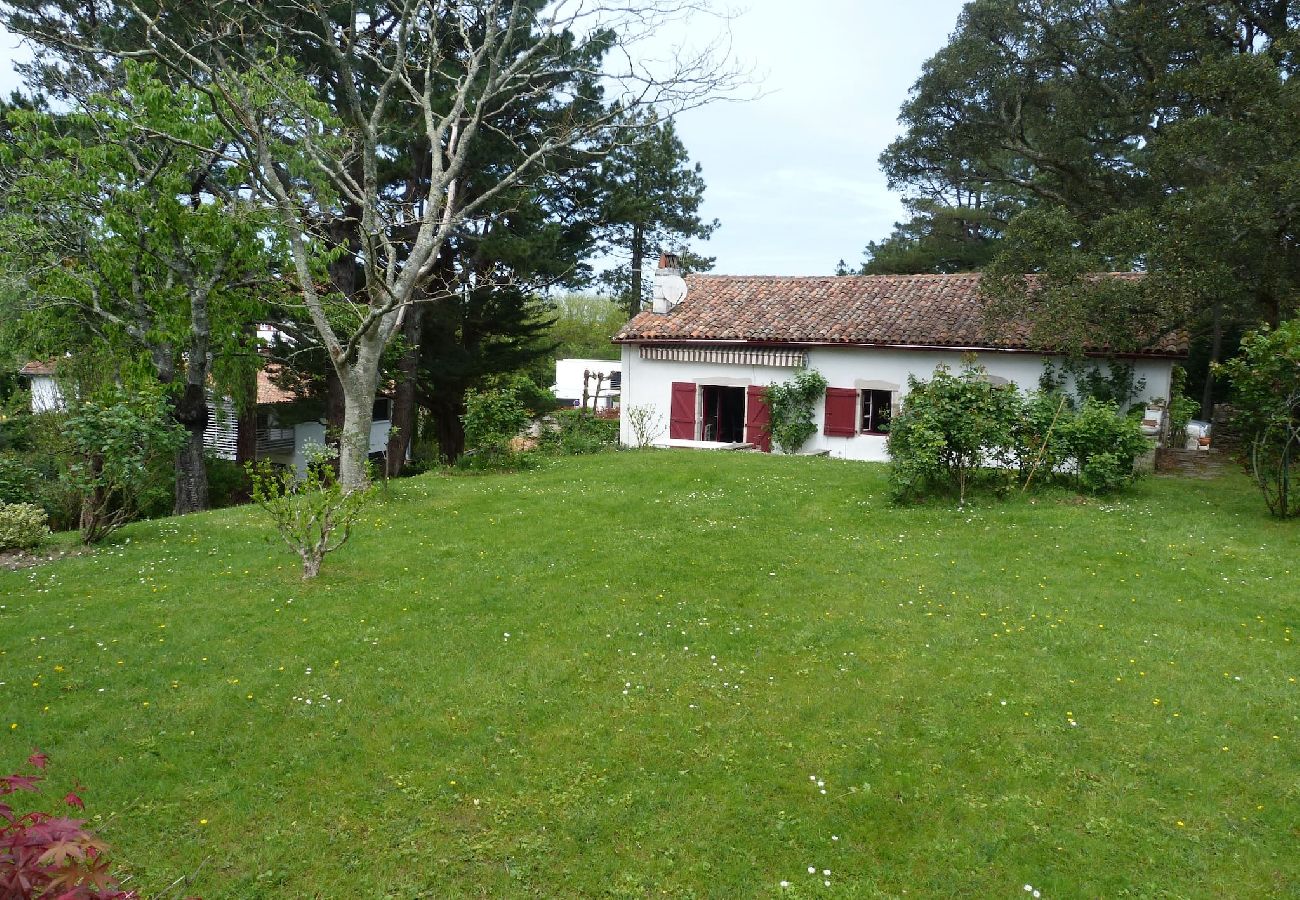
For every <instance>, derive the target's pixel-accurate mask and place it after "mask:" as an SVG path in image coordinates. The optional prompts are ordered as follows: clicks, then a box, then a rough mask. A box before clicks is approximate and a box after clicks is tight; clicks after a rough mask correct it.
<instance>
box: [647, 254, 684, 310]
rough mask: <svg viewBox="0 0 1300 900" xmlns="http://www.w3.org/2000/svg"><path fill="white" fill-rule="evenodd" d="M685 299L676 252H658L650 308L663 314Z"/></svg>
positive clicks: (682, 279)
mask: <svg viewBox="0 0 1300 900" xmlns="http://www.w3.org/2000/svg"><path fill="white" fill-rule="evenodd" d="M684 299H686V280H685V279H684V278H682V270H681V269H680V268H679V262H678V259H677V254H676V253H667V252H665V253H660V254H659V268H657V269H655V286H654V303H653V304H652V305H651V307H650V309H651V310H652V311H653V312H656V313H659V314H660V315H664V314H667V313H670V312H672V310H673V307H674V306H676V305H677V304H678V303H681V302H682V300H684Z"/></svg>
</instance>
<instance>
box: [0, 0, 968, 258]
mask: <svg viewBox="0 0 1300 900" xmlns="http://www.w3.org/2000/svg"><path fill="white" fill-rule="evenodd" d="M739 2H742V3H744V4H745V5H746V6H747V7H748V8H747V9H746V10H745V11H744V12H743V13H742V14H741V15H740V16H739V18H737V20H736V21H735V23H734V24H733V27H732V33H733V36H734V49H735V53H736V55H737V57H739V58H740V59H741V60H743V61H745V62H746V63H749V64H751V65H752V66H753V67H754V68H755V69H756V70H757V71H758V72H759V73H760V74H762V75H764V76H765V77H764V78H763V81H762V89H763V90H764V91H765V92H766V94H765V95H764V96H763V97H762V98H761V99H758V100H754V101H750V102H746V103H721V104H715V105H713V106H709V107H707V108H705V109H701V110H695V111H692V112H688V113H685V114H683V115H682V117H681V119H680V121H679V122H678V131H679V134H680V135H681V137H682V140H683V142H684V143H685V144H686V148H687V150H689V151H690V153H691V156H692V157H693V158H694V159H695V160H696V161H698V162H700V163H701V164H702V165H703V167H704V179H705V182H706V183H707V185H708V190H707V192H706V193H705V204H704V215H705V217H706V218H709V219H713V218H716V219H718V220H720V221H721V223H722V227H721V228H719V229H718V231H717V232H715V233H714V235H713V238H712V239H711V240H710V241H708V242H707V243H706V244H702V245H700V247H699V249H700V250H701V251H703V252H705V253H707V254H709V255H711V256H716V257H717V265H716V267H715V271H717V272H719V273H722V274H736V275H819V274H829V273H830V272H832V271H833V270H834V268H835V263H836V262H837V261H838V260H840V259H841V258H843V259H845V260H847V261H848V262H849V263H851V264H856V263H858V262H860V261H861V258H862V248H863V246H864V245H865V244H866V243H867V241H869V240H878V239H880V238H882V237H884V236H885V235H887V234H888V233H889V231H890V229H891V228H892V226H893V223H894V222H895V221H896V220H898V219H900V218H901V217H902V215H903V209H902V206H901V205H900V204H899V202H898V197H897V196H896V195H894V194H891V193H890V192H889V190H888V189H887V188H886V186H885V178H884V175H882V174H881V172H880V167H879V165H878V163H877V162H876V158H877V157H878V156H879V155H880V151H881V150H883V149H884V148H885V146H886V145H887V144H888V143H889V142H890V141H891V140H893V138H894V137H895V136H896V135H897V134H898V130H899V129H898V123H897V121H896V119H897V115H898V108H899V106H900V105H901V104H902V102H903V100H904V99H906V97H907V91H908V88H910V87H911V85H912V83H913V82H914V81H915V80H916V78H917V76H918V75H919V74H920V71H921V64H922V63H923V62H925V60H926V59H928V58H929V57H930V56H932V55H934V53H936V52H937V51H938V50H939V49H940V48H941V47H942V46H943V45H944V44H945V43H946V41H947V37H948V34H949V33H950V32H951V31H952V30H953V27H954V25H955V24H956V22H957V15H958V13H959V12H960V11H961V8H962V5H963V0H793V2H792V0H739ZM16 45H17V41H16V40H15V39H14V38H13V36H11V35H6V34H3V33H0V52H3V53H4V65H3V66H0V90H2V91H3V93H5V94H6V95H7V94H8V92H9V91H10V90H11V89H12V88H13V87H15V86H16V85H17V79H16V78H15V77H14V76H13V73H12V70H11V69H10V62H11V61H12V59H13V57H14V54H15V52H21V51H15V49H14V48H15V47H16Z"/></svg>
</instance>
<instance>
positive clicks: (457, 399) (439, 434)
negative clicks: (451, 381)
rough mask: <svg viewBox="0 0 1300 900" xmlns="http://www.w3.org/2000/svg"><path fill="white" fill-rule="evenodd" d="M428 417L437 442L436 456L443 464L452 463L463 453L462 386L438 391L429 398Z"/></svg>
mask: <svg viewBox="0 0 1300 900" xmlns="http://www.w3.org/2000/svg"><path fill="white" fill-rule="evenodd" d="M431 401H432V402H430V404H429V417H430V418H431V419H432V421H433V433H434V437H435V438H437V441H438V455H439V456H440V457H442V459H443V461H444V462H448V463H453V462H455V461H456V460H458V459H460V457H461V454H463V453H464V452H465V423H464V421H462V420H461V416H463V415H465V388H464V387H463V386H459V385H458V386H456V387H447V388H442V389H439V391H438V392H437V394H436V395H435V396H434V397H432V398H431Z"/></svg>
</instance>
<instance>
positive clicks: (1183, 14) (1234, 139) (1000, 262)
mask: <svg viewBox="0 0 1300 900" xmlns="http://www.w3.org/2000/svg"><path fill="white" fill-rule="evenodd" d="M1297 27H1300V12H1297V11H1296V9H1295V7H1294V4H1288V3H1280V2H1276V0H1241V2H1234V3H1212V4H1206V3H1199V2H1192V0H1176V2H1169V3H1145V2H1137V0H975V2H973V3H970V4H968V5H967V7H966V9H965V10H964V11H963V13H962V15H961V18H960V19H959V21H958V25H957V29H956V31H955V32H954V34H953V37H952V38H951V40H950V41H949V43H948V45H947V46H946V47H945V48H944V49H943V50H941V51H940V52H939V53H938V54H937V55H936V56H935V57H934V58H932V59H931V60H930V61H929V62H927V63H926V66H925V69H924V71H923V73H922V75H921V77H920V79H919V80H918V81H917V82H916V84H915V85H914V87H913V89H912V93H911V96H910V97H909V99H908V101H907V103H905V104H904V106H903V109H902V113H901V119H902V121H903V122H904V124H905V126H906V128H907V131H906V133H905V134H904V135H903V137H901V138H900V139H899V140H897V141H895V142H894V143H893V144H891V145H890V147H889V148H888V149H887V150H886V151H885V153H884V154H883V155H882V157H881V162H882V165H883V166H884V168H885V170H886V173H887V174H888V176H889V178H890V182H891V184H892V185H894V186H895V187H900V188H903V189H905V190H907V191H908V192H909V194H910V196H911V197H912V198H913V199H915V200H917V201H926V202H927V203H928V204H934V205H930V206H927V207H926V208H923V209H921V215H920V216H919V217H918V218H917V219H914V222H913V223H911V227H912V228H913V230H914V231H916V232H917V233H921V234H924V233H925V232H926V229H927V228H928V227H929V224H928V222H927V219H928V218H932V217H933V214H934V211H935V209H938V208H946V209H948V210H951V215H953V216H958V217H960V216H961V215H962V214H963V213H962V204H961V202H960V199H959V198H960V197H978V198H980V204H981V207H980V208H981V209H983V210H987V211H988V212H989V214H990V219H989V222H988V225H989V228H990V233H991V234H992V235H994V236H996V237H997V239H998V240H997V244H996V248H997V249H996V252H995V254H994V255H993V257H992V259H991V260H990V261H989V264H988V266H987V271H988V273H989V274H990V276H991V277H989V278H987V279H986V281H985V284H986V288H987V290H988V293H989V294H990V296H991V297H992V298H993V300H994V301H995V303H994V314H995V316H996V317H998V318H1002V319H1013V320H1019V321H1029V322H1030V323H1031V324H1032V326H1033V329H1034V331H1035V333H1036V334H1035V336H1036V337H1037V338H1038V339H1040V340H1044V341H1047V342H1049V343H1048V345H1051V346H1059V347H1060V348H1061V349H1063V350H1067V351H1077V350H1078V349H1079V348H1080V347H1081V346H1082V343H1083V342H1084V341H1085V340H1086V341H1088V342H1090V343H1093V344H1107V345H1110V346H1112V347H1114V348H1116V349H1117V350H1122V349H1138V348H1140V347H1141V346H1142V345H1143V344H1144V343H1146V342H1149V341H1151V340H1154V339H1157V338H1159V337H1160V335H1161V334H1162V333H1167V332H1168V331H1170V330H1173V329H1182V328H1185V329H1188V330H1190V332H1191V334H1192V337H1193V339H1194V346H1196V347H1197V348H1198V352H1201V353H1203V354H1204V355H1207V356H1208V357H1209V358H1210V359H1211V360H1213V359H1218V358H1221V356H1222V354H1223V353H1224V352H1225V350H1226V346H1227V341H1228V338H1229V336H1230V335H1231V333H1232V332H1233V330H1234V329H1236V328H1239V327H1241V326H1243V325H1250V324H1253V323H1257V322H1260V321H1269V322H1277V321H1278V320H1279V319H1280V318H1282V317H1284V316H1285V315H1286V314H1288V312H1289V311H1290V310H1291V309H1293V308H1294V305H1295V301H1296V297H1297V295H1298V294H1300V248H1298V247H1297V234H1296V227H1297V224H1296V223H1297V219H1296V216H1295V214H1294V210H1295V209H1296V203H1297V198H1300V174H1297V172H1296V170H1295V167H1294V166H1293V165H1292V160H1294V158H1295V157H1296V154H1297V151H1300V129H1298V128H1297V126H1298V125H1300V88H1298V87H1297V84H1296V81H1295V78H1294V76H1295V74H1296V68H1297V66H1298V65H1300V60H1297V57H1296V56H1295V54H1294V53H1293V52H1292V51H1291V48H1292V47H1293V46H1294V42H1295V39H1296V35H1297V31H1296V29H1297ZM918 243H920V242H919V241H918ZM922 262H923V263H925V264H928V261H924V260H923V261H922ZM1129 270H1136V271H1144V272H1146V273H1147V277H1146V278H1145V279H1131V280H1127V281H1124V280H1121V281H1115V282H1109V283H1102V282H1098V281H1097V280H1096V279H1092V278H1090V277H1089V276H1090V275H1091V274H1092V273H1095V272H1098V271H1129ZM1026 272H1033V273H1039V274H1041V275H1043V276H1044V277H1043V278H1041V279H1039V280H1038V281H1037V282H1035V283H1033V284H1034V286H1033V289H1032V290H1030V289H1029V288H1030V283H1029V282H1026V281H1025V280H1024V279H1023V278H1022V276H1023V275H1024V274H1025V273H1026ZM1212 396H1213V383H1212V379H1211V378H1209V377H1207V379H1206V382H1205V384H1204V386H1203V404H1204V405H1205V406H1207V407H1208V405H1209V404H1210V402H1211V399H1212ZM1207 411H1208V410H1207Z"/></svg>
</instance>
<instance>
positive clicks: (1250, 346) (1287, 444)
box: [1220, 319, 1300, 518]
mask: <svg viewBox="0 0 1300 900" xmlns="http://www.w3.org/2000/svg"><path fill="white" fill-rule="evenodd" d="M1220 368H1221V370H1222V371H1223V372H1225V373H1226V374H1227V375H1228V378H1229V379H1230V380H1231V381H1232V387H1233V390H1234V392H1235V395H1236V396H1235V398H1234V405H1235V407H1236V409H1237V414H1236V417H1235V419H1234V424H1236V426H1237V427H1238V428H1240V429H1241V434H1242V438H1243V439H1244V440H1245V444H1246V452H1247V464H1248V466H1249V469H1250V473H1251V476H1252V477H1253V478H1254V480H1255V484H1257V485H1258V486H1259V489H1260V492H1261V493H1262V494H1263V495H1264V502H1265V504H1267V506H1268V508H1269V511H1270V512H1271V513H1273V515H1275V516H1278V517H1280V518H1287V517H1290V516H1297V515H1300V492H1297V491H1292V490H1291V486H1292V485H1291V478H1292V475H1294V474H1295V469H1296V468H1297V467H1298V466H1300V319H1291V320H1290V321H1287V322H1283V323H1282V324H1281V325H1279V326H1278V327H1277V328H1276V329H1270V328H1268V326H1265V327H1263V328H1261V329H1259V330H1258V331H1255V332H1251V333H1250V334H1248V335H1246V337H1245V338H1243V339H1242V342H1241V353H1240V354H1239V355H1238V356H1237V357H1236V358H1235V359H1233V360H1231V361H1229V362H1228V363H1225V364H1224V365H1223V366H1221V367H1220Z"/></svg>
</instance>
